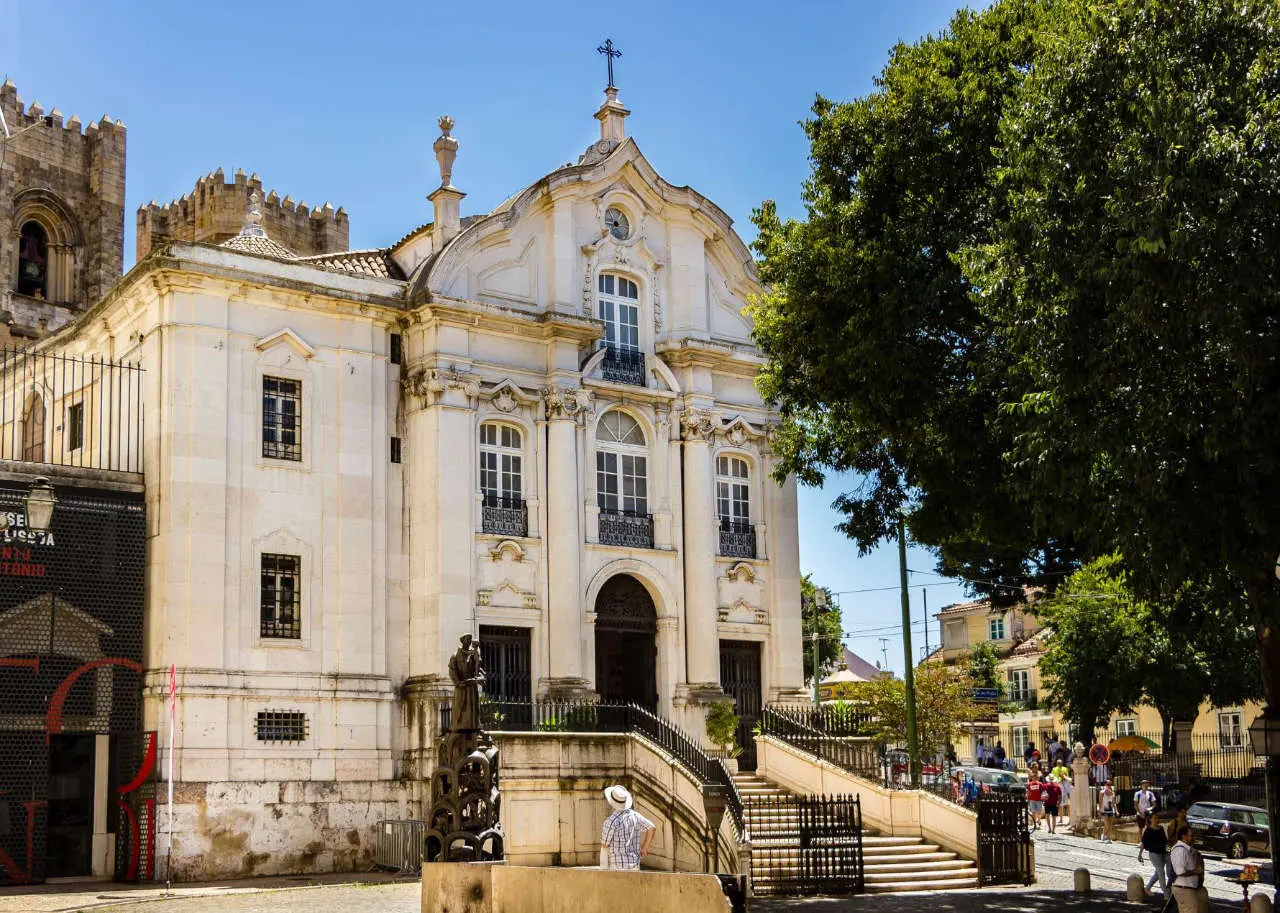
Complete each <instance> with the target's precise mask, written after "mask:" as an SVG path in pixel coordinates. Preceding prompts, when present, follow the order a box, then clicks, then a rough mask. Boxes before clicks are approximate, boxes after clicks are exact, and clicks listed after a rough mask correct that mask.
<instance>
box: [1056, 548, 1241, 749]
mask: <svg viewBox="0 0 1280 913" xmlns="http://www.w3.org/2000/svg"><path fill="white" fill-rule="evenodd" d="M1204 595H1205V594H1204V593H1203V591H1201V590H1199V589H1198V588H1195V587H1185V588H1183V590H1182V591H1180V592H1179V593H1178V594H1176V596H1175V597H1174V599H1173V600H1172V601H1170V602H1168V603H1162V602H1151V601H1146V600H1142V599H1139V598H1137V597H1136V596H1135V595H1134V593H1133V592H1132V591H1131V590H1130V588H1129V585H1128V575H1127V573H1126V572H1125V570H1124V566H1123V561H1122V559H1121V558H1120V557H1119V556H1115V555H1112V556H1108V557H1106V558H1101V559H1098V560H1096V561H1092V562H1090V563H1089V564H1087V565H1085V566H1084V567H1082V568H1081V569H1080V570H1079V571H1077V572H1076V573H1074V574H1073V575H1072V576H1071V577H1070V578H1069V579H1068V580H1067V582H1066V584H1065V585H1064V586H1063V587H1062V588H1060V589H1059V591H1058V593H1057V594H1056V595H1055V596H1054V597H1053V598H1052V599H1049V600H1046V601H1044V602H1040V603H1037V604H1036V612H1037V614H1038V615H1039V616H1040V617H1041V619H1042V620H1043V621H1044V622H1045V623H1046V624H1047V625H1048V626H1049V628H1050V630H1051V632H1052V633H1051V636H1050V637H1049V639H1048V649H1047V652H1046V653H1045V655H1044V657H1043V658H1042V659H1041V661H1040V672H1041V675H1042V676H1043V677H1044V681H1045V684H1046V685H1047V686H1048V692H1049V694H1048V697H1049V702H1050V704H1051V705H1052V706H1053V707H1054V708H1056V709H1058V710H1059V711H1061V712H1062V714H1063V715H1064V716H1065V717H1067V719H1068V720H1070V721H1071V722H1073V723H1075V724H1076V726H1077V727H1078V728H1079V731H1081V732H1091V731H1093V730H1094V729H1097V728H1099V727H1101V726H1104V725H1105V724H1106V721H1107V720H1108V719H1109V718H1110V716H1111V714H1112V713H1114V712H1116V711H1119V710H1128V709H1131V708H1132V707H1134V706H1135V705H1137V704H1138V703H1141V702H1146V703H1149V704H1151V705H1152V706H1153V707H1155V708H1156V710H1157V711H1159V713H1160V717H1161V720H1162V722H1163V728H1164V734H1163V735H1164V740H1165V742H1166V744H1167V743H1168V742H1169V739H1170V733H1171V730H1172V726H1173V723H1174V721H1176V720H1183V721H1191V720H1194V719H1195V718H1196V716H1197V715H1198V714H1199V712H1200V705H1201V704H1202V703H1203V702H1204V701H1206V700H1207V701H1210V702H1211V703H1213V704H1215V705H1217V706H1220V707H1225V706H1231V705H1235V704H1240V703H1243V702H1245V701H1248V700H1255V699H1257V698H1259V697H1261V696H1262V694H1261V690H1262V689H1261V676H1260V675H1259V672H1258V659H1257V658H1258V654H1257V650H1256V649H1254V648H1253V647H1254V643H1255V640H1254V632H1253V630H1252V628H1251V627H1249V626H1248V625H1245V626H1241V625H1239V624H1236V623H1234V622H1232V621H1230V619H1229V617H1228V616H1229V615H1230V613H1229V612H1219V611H1216V610H1215V608H1214V607H1213V606H1212V605H1210V604H1205V603H1204V602H1203V601H1202V600H1203V597H1204Z"/></svg>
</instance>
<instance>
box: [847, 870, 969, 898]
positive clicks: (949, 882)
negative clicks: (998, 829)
mask: <svg viewBox="0 0 1280 913" xmlns="http://www.w3.org/2000/svg"><path fill="white" fill-rule="evenodd" d="M977 886H978V874H977V872H975V873H974V874H973V876H972V877H965V878H948V879H946V880H945V881H941V880H940V881H900V882H893V883H890V884H871V883H868V884H867V893H868V894H890V893H898V892H906V891H926V892H929V893H932V892H934V891H959V890H963V889H964V888H976V887H977Z"/></svg>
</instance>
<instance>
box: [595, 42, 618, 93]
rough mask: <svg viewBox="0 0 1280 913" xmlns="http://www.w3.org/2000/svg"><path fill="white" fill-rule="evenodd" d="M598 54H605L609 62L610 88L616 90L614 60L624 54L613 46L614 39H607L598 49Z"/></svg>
mask: <svg viewBox="0 0 1280 913" xmlns="http://www.w3.org/2000/svg"><path fill="white" fill-rule="evenodd" d="M596 53H597V54H603V55H604V56H605V59H606V60H608V61H609V88H610V89H613V88H616V87H615V86H614V84H613V59H614V58H615V57H621V56H622V52H621V51H619V50H618V49H617V48H615V47H614V46H613V39H612V38H606V39H605V40H604V44H602V45H600V47H598V48H596Z"/></svg>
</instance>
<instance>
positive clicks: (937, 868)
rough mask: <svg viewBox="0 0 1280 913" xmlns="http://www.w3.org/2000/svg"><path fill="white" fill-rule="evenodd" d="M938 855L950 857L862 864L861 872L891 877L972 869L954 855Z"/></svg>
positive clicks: (970, 865)
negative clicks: (914, 873)
mask: <svg viewBox="0 0 1280 913" xmlns="http://www.w3.org/2000/svg"><path fill="white" fill-rule="evenodd" d="M939 855H945V856H950V857H951V858H950V859H931V860H928V861H925V862H917V861H915V859H914V858H913V859H912V860H911V861H910V862H877V863H870V862H865V861H864V862H863V865H862V870H863V871H864V872H866V873H867V874H868V875H891V874H898V873H910V872H965V871H967V870H970V869H972V868H973V863H971V862H970V861H969V860H967V859H958V858H956V854H955V853H940V854H939Z"/></svg>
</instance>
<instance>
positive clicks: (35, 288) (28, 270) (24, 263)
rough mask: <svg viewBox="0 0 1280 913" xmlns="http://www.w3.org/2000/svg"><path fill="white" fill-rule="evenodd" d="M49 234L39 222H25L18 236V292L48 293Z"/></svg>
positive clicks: (38, 296)
mask: <svg viewBox="0 0 1280 913" xmlns="http://www.w3.org/2000/svg"><path fill="white" fill-rule="evenodd" d="M48 275H49V235H48V233H47V232H46V231H45V230H44V226H43V225H41V224H40V223H39V222H24V223H23V225H22V232H21V234H20V236H19V238H18V294H19V295H30V296H31V297H33V298H44V297H45V296H46V295H47V294H48V286H47V279H48Z"/></svg>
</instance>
